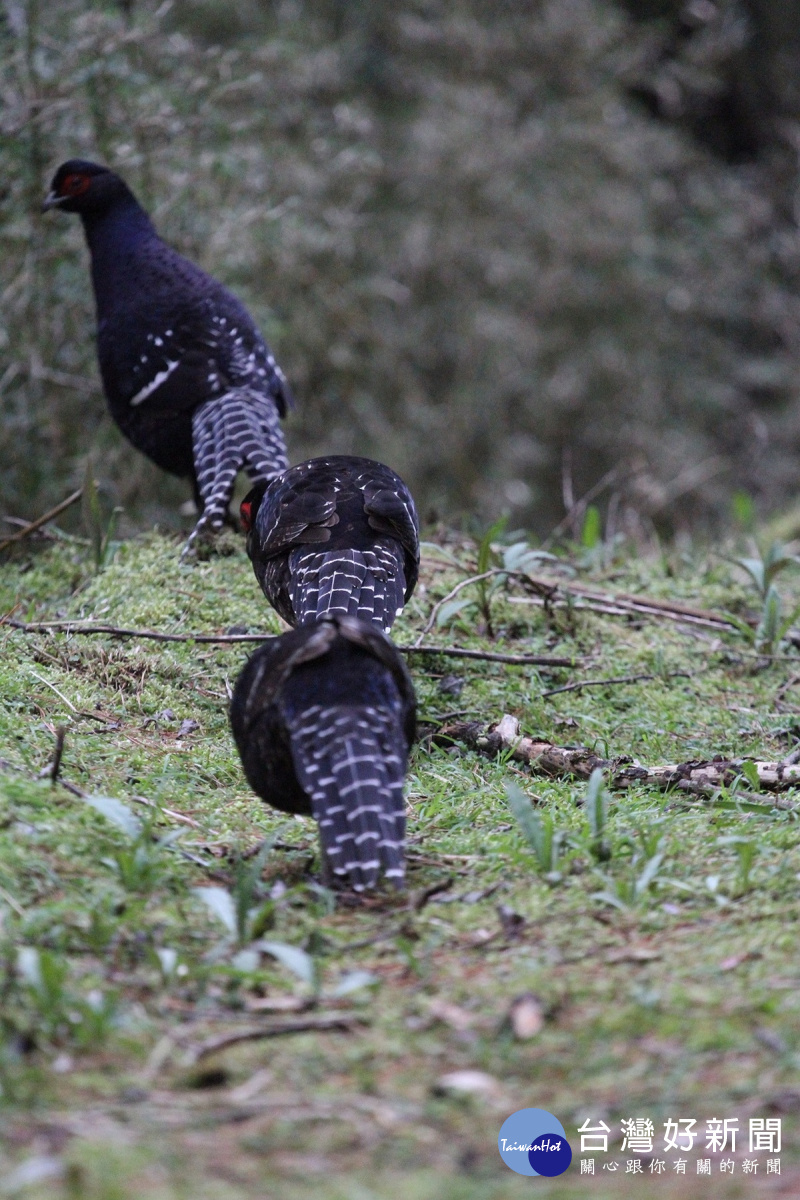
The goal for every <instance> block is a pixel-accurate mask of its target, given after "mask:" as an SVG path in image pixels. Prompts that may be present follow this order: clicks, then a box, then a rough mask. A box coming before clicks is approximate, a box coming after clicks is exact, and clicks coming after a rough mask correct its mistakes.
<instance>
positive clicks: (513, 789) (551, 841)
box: [506, 783, 566, 883]
mask: <svg viewBox="0 0 800 1200" xmlns="http://www.w3.org/2000/svg"><path fill="white" fill-rule="evenodd" d="M506 795H507V797H508V806H509V808H510V809H511V811H512V813H513V814H514V817H515V818H516V820H517V824H518V825H519V827H520V829H521V830H522V833H523V836H524V837H525V840H526V842H527V843H528V845H529V846H530V848H531V850H532V851H533V853H534V857H535V859H536V865H537V867H538V869H539V873H540V874H541V875H542V876H543V877H544V878H545V879H546V880H547V882H548V883H558V882H559V881H560V880H561V878H562V873H561V871H560V870H559V869H558V867H559V857H560V853H561V848H562V846H563V844H564V842H565V841H566V834H565V833H564V831H563V830H560V829H557V828H556V826H555V823H554V821H553V818H552V816H551V815H550V813H544V814H540V813H538V812H536V810H535V809H534V808H533V807H532V806H531V802H530V800H529V799H528V797H527V796H526V795H525V793H524V792H523V791H521V789H520V788H518V787H517V785H516V784H515V783H507V784H506Z"/></svg>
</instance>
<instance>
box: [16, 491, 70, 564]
mask: <svg viewBox="0 0 800 1200" xmlns="http://www.w3.org/2000/svg"><path fill="white" fill-rule="evenodd" d="M82 495H83V488H82V487H79V488H78V490H77V492H73V493H72V495H71V496H67V498H66V500H62V501H61V503H60V504H57V505H56V506H55V508H51V509H50V511H49V512H46V513H45V514H44V516H42V517H37V518H36V520H35V521H31V522H30V524H29V525H25V526H23V528H22V529H20V530H18V531H17V532H16V533H12V535H11V537H7V538H6V539H5V540H4V541H2V542H0V550H5V549H6V547H7V546H11V545H13V543H14V542H21V541H22V539H23V538H26V537H27V536H28V534H30V533H35V532H36V530H37V529H41V527H42V525H46V524H47V522H48V521H52V520H53V518H54V517H57V516H59V515H60V514H61V513H62V512H64V511H65V509H67V508H70V507H71V505H73V504H75V503H76V502H77V501H78V500H80V498H81V496H82Z"/></svg>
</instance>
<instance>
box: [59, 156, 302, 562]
mask: <svg viewBox="0 0 800 1200" xmlns="http://www.w3.org/2000/svg"><path fill="white" fill-rule="evenodd" d="M51 208H59V209H62V210H63V211H64V212H73V213H78V214H79V216H80V218H81V220H82V222H83V228H84V232H85V234H86V241H87V243H88V246H89V251H90V254H91V269H92V284H93V286H94V295H95V302H96V306H97V352H98V358H99V362H100V373H101V375H102V379H103V388H104V391H105V394H106V398H107V400H108V403H109V407H110V409H111V415H112V417H113V418H114V420H115V421H116V423H117V425H118V426H119V428H120V429H121V430H122V432H123V433H124V434H125V436H126V437H127V438H128V439H129V441H131V442H132V443H133V445H134V446H135V447H136V448H137V450H141V451H142V452H143V453H144V454H146V455H147V456H148V457H149V458H151V459H152V460H153V462H155V463H156V464H157V465H158V466H159V467H162V468H163V469H164V470H165V471H170V472H171V473H172V474H174V475H183V476H189V477H190V478H191V480H192V483H193V485H194V490H195V499H196V500H197V502H198V506H199V507H202V510H203V511H202V516H201V517H200V519H199V520H198V522H197V524H196V526H195V528H194V531H193V532H192V535H191V537H190V539H189V543H188V544H189V545H191V543H192V542H193V541H194V539H195V538H196V536H197V534H198V533H199V532H200V531H201V530H203V529H205V528H210V529H218V528H219V527H220V525H221V524H222V522H223V520H224V518H225V514H226V513H227V510H228V504H229V502H230V498H231V493H232V492H233V485H234V481H235V479H236V475H237V473H238V471H239V470H240V469H244V470H246V471H247V473H248V475H250V477H251V478H252V479H254V480H261V481H266V480H268V479H271V478H272V477H273V476H274V475H277V474H278V473H279V472H280V471H282V470H283V469H284V468H285V467H286V466H287V462H288V460H287V457H286V446H285V443H284V440H283V434H282V432H281V429H280V423H279V416H285V415H286V410H287V407H288V406H289V405H290V404H291V394H290V392H289V389H288V387H287V384H286V380H285V378H284V376H283V372H282V371H281V369H280V367H278V365H277V364H276V362H275V359H274V358H273V356H272V354H271V352H270V350H269V347H268V346H267V345H266V343H265V342H264V340H263V338H262V337H261V335H260V333H259V332H258V330H257V328H256V326H255V325H254V323H253V320H252V318H251V317H250V315H249V314H248V312H247V310H246V309H245V308H244V306H243V305H242V304H240V302H239V301H238V300H237V299H236V298H235V296H233V295H232V294H231V293H230V292H229V291H228V290H227V288H225V287H223V286H222V284H220V283H218V282H217V281H216V280H215V279H212V278H211V277H210V276H209V275H206V274H205V272H204V271H201V270H200V268H199V267H197V266H195V265H194V263H191V262H189V261H188V259H185V258H183V256H182V255H180V254H178V252H177V251H176V250H173V249H172V248H171V247H170V246H168V245H167V244H166V243H165V242H163V241H162V240H161V238H160V237H159V236H158V234H157V233H156V230H155V228H154V226H153V224H152V222H151V221H150V218H149V217H148V215H147V213H146V212H145V211H144V209H143V208H142V207H141V205H140V204H139V203H138V201H137V200H136V198H135V196H134V195H133V193H132V192H131V190H130V189H129V188H128V186H127V184H126V183H125V182H124V181H123V180H122V179H121V178H120V177H119V175H115V174H114V172H113V171H109V170H107V169H106V168H105V167H101V166H98V165H97V164H96V163H92V162H85V161H83V160H82V159H70V161H69V162H65V163H63V164H62V165H61V166H60V167H59V168H58V170H57V171H56V173H55V176H54V177H53V182H52V185H51V190H50V193H49V195H48V196H47V198H46V199H45V201H44V205H43V211H46V210H47V209H51Z"/></svg>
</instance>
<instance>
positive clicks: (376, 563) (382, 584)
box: [289, 544, 405, 633]
mask: <svg viewBox="0 0 800 1200" xmlns="http://www.w3.org/2000/svg"><path fill="white" fill-rule="evenodd" d="M289 570H290V573H291V578H290V582H289V599H290V600H291V604H292V608H293V610H294V612H295V615H296V617H297V623H298V624H299V625H302V624H303V623H304V622H305V621H312V620H318V619H319V618H320V617H322V616H324V615H325V614H326V613H338V614H340V615H342V616H350V617H361V619H362V620H364V621H372V622H374V623H375V624H376V625H377V626H378V628H379V629H381V630H382V631H383V632H385V633H388V631H389V630H390V629H391V627H392V624H393V623H394V620H395V617H396V616H397V614H398V613H399V612H401V611H402V609H403V604H404V597H405V575H404V573H403V564H402V559H401V557H400V554H399V553H398V552H397V551H395V550H394V549H393V547H392V546H390V545H380V544H379V545H378V547H377V548H376V549H375V550H325V551H320V550H311V549H309V548H307V547H302V548H300V549H297V550H293V551H292V554H291V556H290V559H289Z"/></svg>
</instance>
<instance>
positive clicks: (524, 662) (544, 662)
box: [395, 646, 580, 667]
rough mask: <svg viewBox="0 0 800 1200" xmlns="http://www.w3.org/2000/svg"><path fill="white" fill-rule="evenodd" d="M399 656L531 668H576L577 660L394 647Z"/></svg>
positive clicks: (453, 648) (547, 656)
mask: <svg viewBox="0 0 800 1200" xmlns="http://www.w3.org/2000/svg"><path fill="white" fill-rule="evenodd" d="M395 649H396V650H399V651H400V653H401V654H442V655H444V657H445V658H476V659H483V660H485V661H486V662H501V663H511V664H512V665H515V666H520V667H522V666H531V667H577V666H580V660H579V659H577V658H554V657H552V656H550V655H547V654H498V653H495V652H494V651H492V650H467V649H464V648H462V647H461V646H395Z"/></svg>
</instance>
